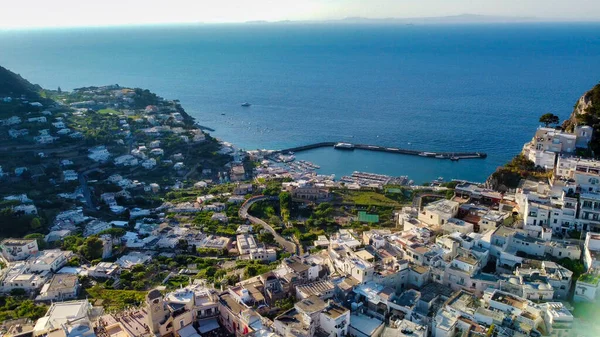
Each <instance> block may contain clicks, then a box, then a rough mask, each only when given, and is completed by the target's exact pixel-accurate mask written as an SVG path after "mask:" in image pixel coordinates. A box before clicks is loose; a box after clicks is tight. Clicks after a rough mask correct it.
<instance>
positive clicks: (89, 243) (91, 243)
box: [81, 236, 103, 260]
mask: <svg viewBox="0 0 600 337" xmlns="http://www.w3.org/2000/svg"><path fill="white" fill-rule="evenodd" d="M102 247H103V243H102V240H100V239H99V238H97V237H95V236H91V237H89V238H87V239H86V240H85V241H84V242H83V245H82V246H81V254H83V256H85V258H86V259H88V260H95V259H99V258H101V257H102Z"/></svg>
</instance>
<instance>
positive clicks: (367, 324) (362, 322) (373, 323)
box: [350, 313, 383, 336]
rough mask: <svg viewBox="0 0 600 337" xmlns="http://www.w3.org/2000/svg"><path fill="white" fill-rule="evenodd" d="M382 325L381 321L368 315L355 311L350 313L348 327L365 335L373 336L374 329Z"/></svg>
mask: <svg viewBox="0 0 600 337" xmlns="http://www.w3.org/2000/svg"><path fill="white" fill-rule="evenodd" d="M382 325H383V322H382V321H380V320H378V319H373V318H371V317H369V316H365V315H357V314H356V313H352V314H351V315H350V327H351V328H353V329H354V330H357V331H359V332H361V333H363V334H365V335H366V336H373V335H374V333H375V331H376V330H377V329H379V327H380V326H382Z"/></svg>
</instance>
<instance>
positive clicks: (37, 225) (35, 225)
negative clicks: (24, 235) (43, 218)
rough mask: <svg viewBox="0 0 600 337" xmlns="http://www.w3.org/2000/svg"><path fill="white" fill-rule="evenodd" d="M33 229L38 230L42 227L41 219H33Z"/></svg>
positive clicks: (31, 224)
mask: <svg viewBox="0 0 600 337" xmlns="http://www.w3.org/2000/svg"><path fill="white" fill-rule="evenodd" d="M30 226H31V229H33V230H36V229H40V228H41V227H42V223H41V222H40V218H33V219H32V220H31V223H30Z"/></svg>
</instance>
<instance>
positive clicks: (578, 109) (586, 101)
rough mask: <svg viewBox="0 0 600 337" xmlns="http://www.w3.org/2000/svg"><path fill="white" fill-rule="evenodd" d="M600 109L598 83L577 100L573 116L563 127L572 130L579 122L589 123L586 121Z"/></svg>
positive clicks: (599, 86) (599, 85) (599, 87)
mask: <svg viewBox="0 0 600 337" xmlns="http://www.w3.org/2000/svg"><path fill="white" fill-rule="evenodd" d="M598 110H600V84H597V85H596V86H595V87H594V88H592V90H589V91H587V92H586V93H585V94H583V96H581V97H580V98H579V100H577V103H575V108H574V109H573V112H572V113H571V116H569V119H567V120H565V121H564V122H563V125H562V127H563V129H564V130H566V131H572V130H573V128H574V127H575V125H577V124H588V123H585V121H587V120H588V119H591V117H593V116H592V115H594V114H595V113H600V111H598ZM577 116H579V118H578V117H577ZM599 117H600V116H599ZM588 125H591V124H588Z"/></svg>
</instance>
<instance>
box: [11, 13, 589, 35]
mask: <svg viewBox="0 0 600 337" xmlns="http://www.w3.org/2000/svg"><path fill="white" fill-rule="evenodd" d="M461 18H464V19H465V20H464V21H440V20H447V19H461ZM469 19H471V21H469ZM473 19H482V20H480V21H477V20H475V21H472V20H473ZM410 20H415V21H419V20H424V21H421V22H409V21H410ZM436 20H438V21H436ZM486 20H487V21H486ZM523 23H532V24H533V23H539V24H543V23H600V18H598V19H577V18H543V17H533V16H502V15H487V14H471V13H465V14H457V15H446V16H420V17H381V18H376V17H375V18H373V17H361V16H352V17H344V18H337V19H317V20H286V19H282V20H247V21H219V22H205V21H182V22H139V23H115V24H105V25H94V24H92V25H64V26H6V27H3V26H0V31H16V30H21V31H24V30H45V29H48V30H55V29H71V28H125V27H130V28H133V27H140V28H141V27H157V26H192V25H205V26H224V25H261V24H264V25H268V24H341V25H343V24H361V25H369V24H389V25H393V24H398V25H423V26H425V25H482V24H523Z"/></svg>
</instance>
